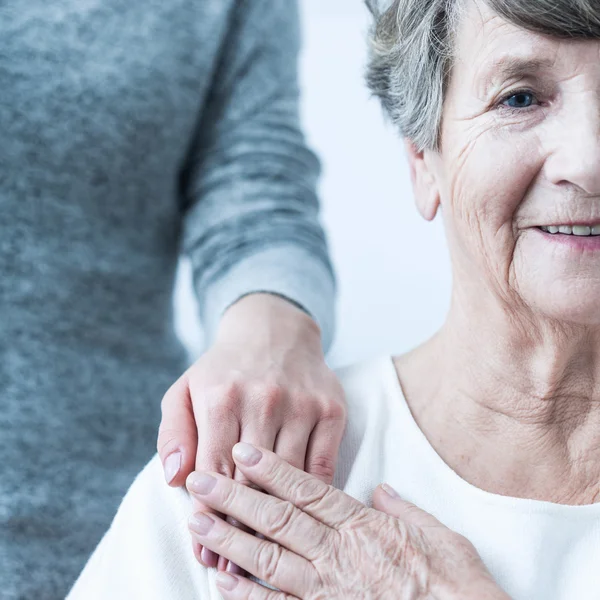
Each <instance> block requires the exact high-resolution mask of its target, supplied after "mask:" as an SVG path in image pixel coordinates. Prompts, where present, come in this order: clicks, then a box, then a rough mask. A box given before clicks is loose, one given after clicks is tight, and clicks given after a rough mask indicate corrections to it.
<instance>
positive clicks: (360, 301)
mask: <svg viewBox="0 0 600 600" xmlns="http://www.w3.org/2000/svg"><path fill="white" fill-rule="evenodd" d="M300 1H301V6H302V13H303V28H304V51H303V56H302V62H301V77H302V88H303V101H304V104H303V122H304V126H305V131H306V135H307V137H308V140H309V143H310V145H311V147H312V148H313V149H314V150H316V152H317V153H318V154H319V156H320V158H321V161H322V163H323V176H322V178H321V184H320V196H321V202H322V221H323V224H324V226H325V229H326V232H327V235H328V239H329V243H330V249H331V255H332V259H333V261H334V265H335V268H336V271H337V276H338V285H339V294H338V302H337V314H338V327H337V335H336V338H335V341H334V344H333V347H332V349H331V352H330V353H329V357H328V358H329V363H330V364H331V365H333V366H338V365H341V364H348V363H350V362H354V361H357V360H360V359H362V358H367V357H370V356H373V355H375V354H379V353H384V352H385V353H398V352H403V351H406V350H408V349H410V348H412V347H414V346H415V345H417V344H418V343H420V342H421V341H424V340H425V339H427V337H429V336H430V335H431V334H432V333H434V332H435V331H436V329H438V328H439V327H440V325H441V324H442V322H443V320H444V316H445V313H446V311H447V309H448V305H449V299H450V284H451V277H450V267H449V261H448V256H447V252H446V245H445V240H444V235H443V229H442V223H441V218H440V217H438V219H436V221H434V222H433V223H427V222H426V221H424V220H423V219H422V218H421V217H420V216H419V215H418V213H417V210H416V208H415V205H414V201H413V194H412V189H411V184H410V179H409V175H408V170H407V166H406V158H405V155H404V150H403V146H402V142H401V140H400V139H399V138H398V136H397V134H396V132H395V131H394V130H393V128H392V126H391V125H390V124H388V123H386V122H385V120H384V118H383V114H382V110H381V108H380V105H379V104H378V102H377V100H376V99H374V98H370V97H369V93H368V90H367V89H366V85H365V83H364V65H365V61H366V53H367V30H368V26H369V22H370V16H369V13H368V10H367V9H366V7H365V6H364V5H363V2H362V0H300ZM175 303H176V327H177V330H178V332H179V334H180V336H181V337H182V339H183V340H184V342H185V343H186V344H187V345H188V347H189V348H190V351H191V353H192V355H197V354H198V352H200V350H201V348H202V338H201V333H200V331H199V328H198V325H197V320H196V309H195V305H194V300H193V297H192V294H191V285H190V283H189V271H188V266H187V265H186V264H185V263H184V264H183V265H182V269H181V272H180V277H179V283H178V286H177V290H176V294H175Z"/></svg>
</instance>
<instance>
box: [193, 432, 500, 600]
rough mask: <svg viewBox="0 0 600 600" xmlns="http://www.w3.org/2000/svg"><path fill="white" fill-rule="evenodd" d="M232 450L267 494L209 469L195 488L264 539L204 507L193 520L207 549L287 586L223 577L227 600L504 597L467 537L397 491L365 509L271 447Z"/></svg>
mask: <svg viewBox="0 0 600 600" xmlns="http://www.w3.org/2000/svg"><path fill="white" fill-rule="evenodd" d="M233 456H234V459H235V461H236V465H237V467H238V468H239V469H240V470H241V471H242V472H243V473H244V475H245V476H246V477H247V478H248V479H249V480H250V481H251V482H253V483H254V484H255V485H256V486H258V487H260V488H262V489H264V490H265V491H266V492H268V493H263V492H260V491H257V490H256V489H252V488H248V487H244V486H241V485H239V484H237V483H236V482H234V481H231V480H230V479H227V478H225V477H223V476H220V475H218V474H208V473H192V474H191V475H190V476H189V478H188V480H187V487H188V490H189V491H190V493H191V494H192V495H193V496H194V497H195V498H197V499H199V500H200V501H201V502H202V503H203V504H205V505H206V506H210V507H211V508H213V509H214V510H215V511H218V512H221V513H225V514H228V515H232V516H233V517H234V518H235V519H237V520H239V521H241V522H243V523H245V524H246V525H247V526H249V527H251V528H252V529H254V530H255V531H257V532H258V533H260V534H262V535H263V536H265V538H266V539H261V538H259V537H255V536H252V535H250V534H248V533H245V532H243V531H240V530H238V529H235V528H234V527H232V526H231V525H229V524H228V523H226V522H225V521H223V520H221V519H219V518H215V517H214V515H212V514H211V515H208V514H206V513H198V514H196V515H194V517H192V519H191V521H190V530H191V531H192V535H193V536H194V537H195V538H196V539H197V541H198V542H199V543H201V544H203V545H204V546H205V547H206V548H210V549H211V550H213V551H214V552H216V553H218V554H220V555H222V556H225V557H227V558H228V559H230V560H232V561H234V562H235V563H236V564H238V565H241V566H242V567H243V568H244V569H246V570H247V571H248V572H249V573H251V574H252V575H254V576H255V577H257V578H259V579H262V580H263V581H265V582H267V583H268V584H270V585H272V586H275V587H277V588H279V590H281V591H275V592H274V591H272V590H270V589H268V588H266V587H264V586H262V585H260V584H258V583H255V582H253V581H251V580H249V579H245V578H243V577H239V576H233V575H231V574H228V573H220V574H219V575H218V580H217V581H218V583H219V587H220V590H221V593H222V594H223V597H224V598H225V599H226V600H234V599H236V600H237V599H252V600H283V599H288V600H289V599H290V598H300V599H302V600H317V599H323V598H338V599H343V600H352V599H356V600H369V599H382V598H390V599H392V598H393V599H395V600H399V599H402V598H407V599H408V598H410V599H411V600H419V599H428V600H429V599H431V600H433V599H436V600H438V599H439V600H443V599H452V600H454V599H458V598H461V599H462V600H466V599H470V598H473V599H475V598H477V599H478V600H483V599H488V600H492V599H494V600H500V599H502V600H506V598H507V596H506V595H505V594H504V592H502V590H500V589H499V588H498V587H497V586H496V584H495V583H494V581H493V579H492V577H491V575H490V574H489V572H488V571H487V570H486V568H485V566H484V565H483V563H482V561H481V559H480V558H479V556H478V554H477V551H476V550H475V548H474V547H473V546H472V544H471V543H470V542H469V541H468V540H466V539H465V538H464V537H462V536H460V535H458V534H457V533H454V532H452V531H451V530H449V529H448V528H446V527H445V526H443V525H442V524H441V523H440V522H439V521H437V520H436V519H435V518H434V517H432V516H431V515H429V514H427V513H425V512H423V511H421V510H420V509H418V508H417V507H415V506H413V505H411V504H408V503H406V502H403V501H402V500H401V499H400V498H399V497H398V496H397V495H396V494H395V493H394V492H393V491H392V490H391V488H389V487H387V486H382V487H380V488H378V489H377V490H376V492H375V495H374V506H375V508H367V507H366V506H365V505H364V504H362V503H360V502H359V501H357V500H355V499H353V498H351V497H350V496H348V495H347V494H345V493H344V492H342V491H340V490H337V489H335V488H333V487H331V486H329V485H327V484H325V483H323V482H322V481H320V480H319V479H316V478H314V477H311V476H310V475H308V474H306V473H304V472H302V471H300V470H298V469H295V468H294V467H292V466H291V465H289V464H287V463H286V462H285V461H283V460H281V459H280V458H278V457H277V456H276V455H275V454H273V453H272V452H268V451H265V450H258V449H257V448H254V447H253V446H250V445H248V444H243V443H242V444H238V445H236V446H235V447H234V449H233ZM377 509H379V510H377ZM381 511H385V512H386V513H388V514H384V512H381ZM290 594H291V595H290Z"/></svg>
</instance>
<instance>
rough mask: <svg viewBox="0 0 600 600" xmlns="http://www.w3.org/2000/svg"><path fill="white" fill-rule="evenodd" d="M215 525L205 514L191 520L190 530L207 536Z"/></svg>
mask: <svg viewBox="0 0 600 600" xmlns="http://www.w3.org/2000/svg"><path fill="white" fill-rule="evenodd" d="M214 524H215V522H214V520H213V519H211V518H210V517H209V516H208V515H205V514H203V513H198V514H195V515H194V516H193V517H192V518H191V519H190V529H192V530H193V531H195V532H196V533H197V534H198V535H206V534H207V533H208V532H209V531H210V530H211V529H212V527H213V525H214Z"/></svg>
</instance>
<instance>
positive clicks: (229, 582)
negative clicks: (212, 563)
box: [215, 572, 238, 592]
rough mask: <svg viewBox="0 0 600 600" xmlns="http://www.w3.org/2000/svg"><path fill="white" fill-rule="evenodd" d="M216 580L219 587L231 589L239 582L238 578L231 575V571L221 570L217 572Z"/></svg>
mask: <svg viewBox="0 0 600 600" xmlns="http://www.w3.org/2000/svg"><path fill="white" fill-rule="evenodd" d="M215 581H216V583H217V585H218V586H219V587H222V588H223V589H224V590H227V591H229V592H230V591H231V590H232V589H234V588H235V586H236V585H237V584H238V578H237V577H234V576H233V575H230V574H229V573H225V572H220V573H217V576H216V578H215Z"/></svg>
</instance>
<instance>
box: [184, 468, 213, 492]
mask: <svg viewBox="0 0 600 600" xmlns="http://www.w3.org/2000/svg"><path fill="white" fill-rule="evenodd" d="M216 484H217V480H216V479H215V478H214V477H212V476H211V475H207V474H206V473H193V474H192V475H190V478H189V479H188V482H187V487H188V489H189V490H191V491H192V492H195V493H196V494H208V493H210V492H212V490H213V488H214V487H215V485H216Z"/></svg>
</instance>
